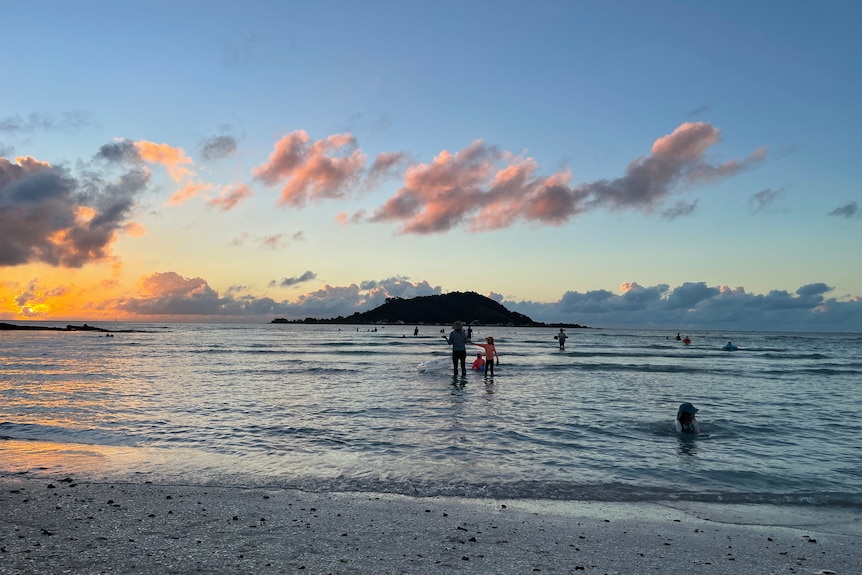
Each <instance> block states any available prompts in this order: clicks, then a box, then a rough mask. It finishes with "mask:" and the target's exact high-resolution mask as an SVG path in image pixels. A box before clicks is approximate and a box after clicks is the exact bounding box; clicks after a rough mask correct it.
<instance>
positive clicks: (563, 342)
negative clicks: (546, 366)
mask: <svg viewBox="0 0 862 575" xmlns="http://www.w3.org/2000/svg"><path fill="white" fill-rule="evenodd" d="M567 337H569V336H567V335H566V332H565V330H563V328H560V333H558V334H557V341H558V342H560V349H566V338H567Z"/></svg>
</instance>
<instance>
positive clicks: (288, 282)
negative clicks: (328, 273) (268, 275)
mask: <svg viewBox="0 0 862 575" xmlns="http://www.w3.org/2000/svg"><path fill="white" fill-rule="evenodd" d="M313 279H317V274H316V273H314V272H313V271H307V272H305V273H304V274H302V275H301V276H295V277H292V278H282V279H281V280H280V281H276V280H272V281H271V282H270V283H269V285H270V286H271V287H276V286H278V287H293V286H295V285H299V284H301V283H305V282H308V281H311V280H313Z"/></svg>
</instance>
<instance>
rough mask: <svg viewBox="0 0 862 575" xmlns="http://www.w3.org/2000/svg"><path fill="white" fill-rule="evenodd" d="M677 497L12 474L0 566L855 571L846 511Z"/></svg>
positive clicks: (856, 554)
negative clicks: (453, 492) (550, 496)
mask: <svg viewBox="0 0 862 575" xmlns="http://www.w3.org/2000/svg"><path fill="white" fill-rule="evenodd" d="M675 505H676V504H662V503H602V502H572V501H568V502H559V501H557V502H545V501H539V500H528V501H527V500H507V501H501V500H487V499H468V498H451V497H421V498H411V497H406V496H402V495H394V494H370V493H308V492H303V491H298V490H293V489H283V488H265V487H255V488H242V487H223V486H216V485H169V484H154V483H149V482H142V483H96V482H86V481H83V482H79V481H77V480H76V479H75V478H74V477H63V478H60V479H51V478H46V477H29V476H27V475H23V474H22V475H5V476H2V477H0V517H2V518H0V525H2V529H0V573H3V574H7V573H8V574H11V573H17V574H26V573H314V574H318V573H319V574H326V573H332V574H347V573H375V574H408V573H409V574H420V575H421V574H437V573H452V572H462V573H513V574H517V573H581V572H583V573H602V574H641V573H672V572H687V573H735V574H740V573H741V574H749V573H750V574H758V575H763V574H771V573H776V574H778V573H818V574H829V573H836V574H839V575H845V574H846V575H850V574H854V573H858V572H859V571H858V570H859V565H862V551H860V548H862V547H860V545H859V543H860V537H859V535H858V532H855V531H854V529H858V526H854V525H853V521H854V518H853V517H852V516H850V515H848V516H847V517H845V518H844V520H843V521H845V523H844V524H840V523H841V521H842V520H837V521H836V519H835V516H833V515H830V514H824V515H822V516H820V515H819V514H818V512H816V511H812V510H805V509H802V510H800V513H799V514H797V513H795V512H794V510H792V509H791V510H788V509H780V510H778V511H777V514H776V515H775V516H774V517H775V518H778V519H779V520H780V518H781V517H782V516H784V517H786V519H787V521H788V522H789V523H788V524H787V525H780V524H769V523H768V521H769V516H768V511H764V509H763V507H762V506H761V507H758V508H756V509H755V508H754V507H753V506H749V507H746V506H738V507H735V508H733V509H732V508H731V507H728V506H723V507H722V506H717V507H713V508H711V507H710V506H709V505H705V504H686V505H683V504H679V506H678V507H677V506H675ZM712 513H718V514H719V515H721V516H723V517H724V518H723V519H718V520H717V518H716V517H713V516H712V515H711V514H712ZM764 521H767V523H764ZM790 523H793V524H796V525H797V526H796V527H791V526H789V525H790ZM836 523H839V524H836ZM799 525H805V526H804V527H800V526H799Z"/></svg>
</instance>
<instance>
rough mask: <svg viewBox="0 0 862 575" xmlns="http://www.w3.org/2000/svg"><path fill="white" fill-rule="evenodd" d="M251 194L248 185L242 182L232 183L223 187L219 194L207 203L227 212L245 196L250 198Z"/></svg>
mask: <svg viewBox="0 0 862 575" xmlns="http://www.w3.org/2000/svg"><path fill="white" fill-rule="evenodd" d="M251 196H252V192H251V190H250V189H249V188H248V186H246V185H244V184H234V185H232V186H228V187H226V188H224V189H223V190H222V193H221V196H220V197H218V198H213V199H211V200H210V201H209V202H207V205H209V206H210V207H212V208H217V209H219V210H221V211H223V212H227V211H230V210H232V209H233V208H235V207H236V205H237V204H239V203H240V202H241V201H243V200H244V199H246V198H250V197H251Z"/></svg>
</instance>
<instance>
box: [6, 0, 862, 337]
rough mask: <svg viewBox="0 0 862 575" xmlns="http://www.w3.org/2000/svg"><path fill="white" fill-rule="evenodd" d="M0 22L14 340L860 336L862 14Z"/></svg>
mask: <svg viewBox="0 0 862 575" xmlns="http://www.w3.org/2000/svg"><path fill="white" fill-rule="evenodd" d="M0 11H2V14H3V20H4V21H5V23H6V24H4V26H3V29H4V32H3V37H2V39H0V86H2V89H0V320H3V321H27V320H50V321H67V320H69V321H79V320H83V321H90V322H99V321H103V322H105V321H141V322H172V321H177V322H266V321H270V320H271V319H273V318H275V317H286V318H289V319H303V318H309V317H312V318H332V317H338V316H347V315H350V314H352V313H354V312H357V311H359V312H362V311H367V310H369V309H372V308H374V307H377V306H378V305H381V304H383V303H384V302H385V301H386V298H388V297H404V298H409V297H415V296H423V295H434V294H445V293H449V292H456V291H462V292H463V291H473V292H477V293H480V294H482V295H485V296H488V297H491V298H493V299H495V300H496V301H499V302H500V303H502V304H503V305H505V306H506V307H507V308H509V309H511V310H513V311H517V312H520V313H524V314H526V315H528V316H530V317H531V318H533V319H534V320H536V321H544V322H549V323H550V322H568V323H580V324H582V325H589V326H592V327H607V328H612V327H622V328H659V329H669V330H671V331H673V332H676V331H680V330H685V329H710V330H712V329H716V330H718V329H721V330H771V331H852V332H858V331H862V183H860V176H859V174H860V171H859V169H858V166H859V162H860V152H862V146H860V136H859V135H860V134H862V110H860V108H859V104H858V103H859V102H860V101H862V58H860V55H862V34H859V33H858V23H859V22H860V21H862V4H860V3H858V2H855V1H845V0H834V1H830V2H828V3H813V2H792V3H788V2H784V1H777V0H775V1H773V0H763V1H758V2H750V1H744V2H743V1H737V0H729V1H726V2H698V1H693V2H690V1H686V2H683V1H679V2H677V1H669V0H657V1H654V2H640V1H626V0H620V1H599V0H595V1H592V0H585V1H574V0H572V1H532V0H531V1H520V0H494V1H483V0H472V1H467V2H464V1H449V0H443V1H438V2H402V1H395V0H393V1H385V2H384V1H374V0H371V1H366V2H353V1H346V0H345V1H334V0H333V1H321V2H300V1H296V2H291V1H287V0H284V1H275V0H273V1H263V0H247V1H245V2H242V3H235V2H223V1H217V0H216V1H195V0H187V1H183V2H175V1H171V2H168V1H161V0H150V1H146V2H142V1H136V0H130V1H128V2H111V1H107V0H104V1H94V0H92V1H90V0H82V1H78V2H66V1H60V0H58V1H42V0H34V1H31V2H0ZM461 319H464V320H468V321H469V320H470V318H461Z"/></svg>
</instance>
